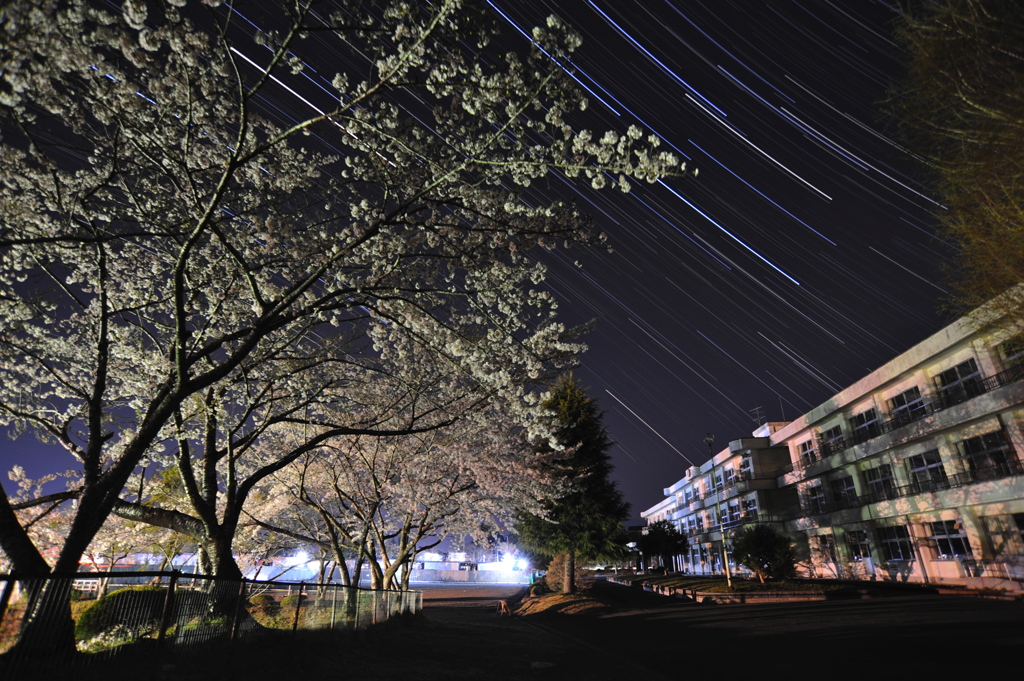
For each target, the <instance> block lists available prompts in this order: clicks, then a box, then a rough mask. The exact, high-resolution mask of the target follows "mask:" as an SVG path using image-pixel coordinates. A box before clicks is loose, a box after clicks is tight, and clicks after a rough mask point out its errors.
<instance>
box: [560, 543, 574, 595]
mask: <svg viewBox="0 0 1024 681" xmlns="http://www.w3.org/2000/svg"><path fill="white" fill-rule="evenodd" d="M562 593H563V594H574V593H576V554H575V553H574V552H572V551H570V552H569V553H567V554H565V573H564V574H563V576H562Z"/></svg>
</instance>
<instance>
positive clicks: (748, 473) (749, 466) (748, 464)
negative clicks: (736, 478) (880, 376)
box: [740, 456, 754, 480]
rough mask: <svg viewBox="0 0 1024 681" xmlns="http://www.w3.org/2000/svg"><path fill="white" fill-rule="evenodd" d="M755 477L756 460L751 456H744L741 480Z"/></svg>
mask: <svg viewBox="0 0 1024 681" xmlns="http://www.w3.org/2000/svg"><path fill="white" fill-rule="evenodd" d="M753 479H754V462H753V461H752V460H751V459H750V457H749V456H745V457H743V459H742V460H741V461H740V480H753Z"/></svg>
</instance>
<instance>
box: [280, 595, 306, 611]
mask: <svg viewBox="0 0 1024 681" xmlns="http://www.w3.org/2000/svg"><path fill="white" fill-rule="evenodd" d="M306 598H307V596H306V594H292V595H290V596H285V597H284V598H282V599H281V607H282V608H297V607H298V606H299V605H301V604H302V603H305V602H306Z"/></svg>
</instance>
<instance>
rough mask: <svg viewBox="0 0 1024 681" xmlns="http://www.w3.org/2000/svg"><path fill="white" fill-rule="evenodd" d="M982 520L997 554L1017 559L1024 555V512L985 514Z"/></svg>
mask: <svg viewBox="0 0 1024 681" xmlns="http://www.w3.org/2000/svg"><path fill="white" fill-rule="evenodd" d="M982 521H983V522H984V523H985V533H986V534H987V535H988V537H989V540H990V541H991V542H992V551H993V552H994V553H995V554H996V556H999V557H1003V558H1010V557H1013V558H1012V559H1014V560H1015V561H1016V557H1017V556H1024V513H1014V514H1012V515H991V516H985V517H984V518H982Z"/></svg>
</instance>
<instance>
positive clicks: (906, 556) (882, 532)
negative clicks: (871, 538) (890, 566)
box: [878, 525, 914, 560]
mask: <svg viewBox="0 0 1024 681" xmlns="http://www.w3.org/2000/svg"><path fill="white" fill-rule="evenodd" d="M878 542H879V544H880V548H881V549H882V556H883V557H884V558H885V560H914V551H913V549H912V548H911V546H910V533H909V532H907V528H906V526H905V525H896V526H895V527H879V528H878Z"/></svg>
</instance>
